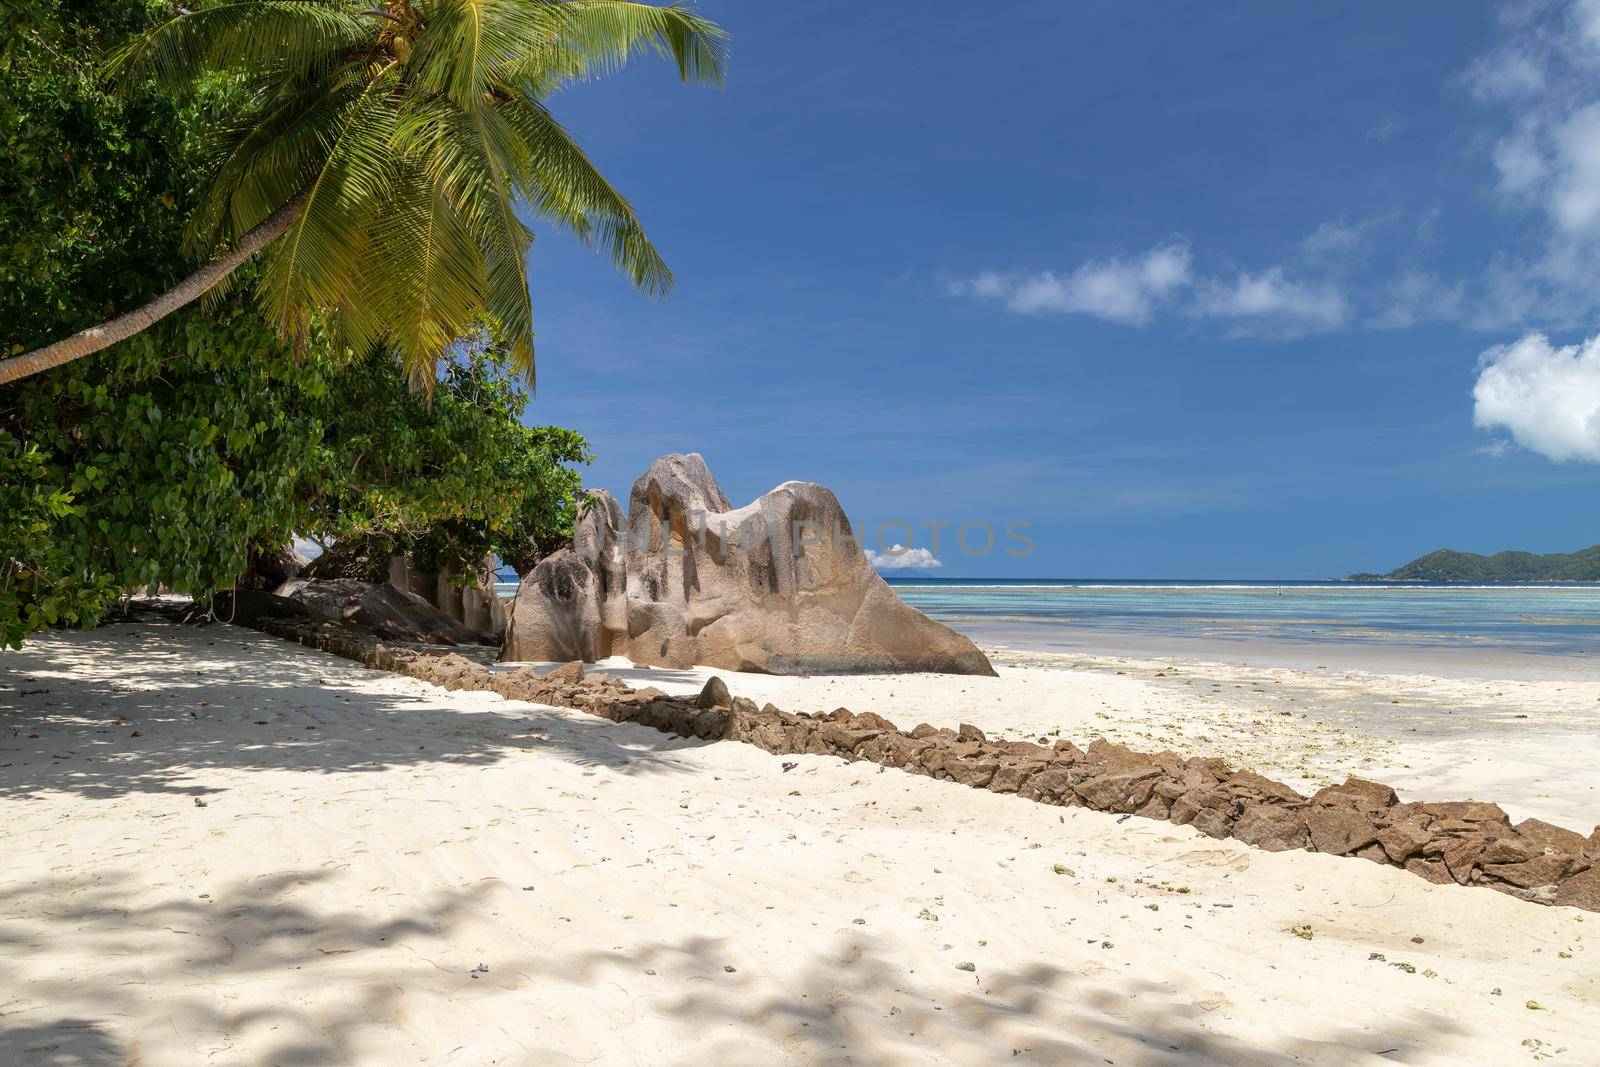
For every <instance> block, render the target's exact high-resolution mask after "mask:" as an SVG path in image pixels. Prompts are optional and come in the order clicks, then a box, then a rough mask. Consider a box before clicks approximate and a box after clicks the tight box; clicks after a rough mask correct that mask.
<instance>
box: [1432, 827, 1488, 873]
mask: <svg viewBox="0 0 1600 1067" xmlns="http://www.w3.org/2000/svg"><path fill="white" fill-rule="evenodd" d="M1487 845H1488V841H1487V840H1486V839H1485V838H1482V837H1468V838H1465V839H1462V840H1460V841H1458V842H1456V843H1455V844H1452V845H1449V846H1447V847H1446V848H1445V850H1444V852H1443V853H1442V855H1443V857H1444V865H1445V868H1446V869H1447V870H1449V872H1450V877H1452V878H1454V879H1455V880H1456V883H1457V884H1458V885H1466V884H1467V883H1468V882H1469V881H1471V880H1472V867H1473V864H1475V863H1477V862H1478V857H1479V856H1481V855H1483V850H1484V848H1485V846H1487Z"/></svg>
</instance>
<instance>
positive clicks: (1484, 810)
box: [1415, 800, 1511, 826]
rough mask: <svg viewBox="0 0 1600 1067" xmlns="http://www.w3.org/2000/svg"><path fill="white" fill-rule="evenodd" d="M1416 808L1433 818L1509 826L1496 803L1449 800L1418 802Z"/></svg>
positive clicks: (1508, 821)
mask: <svg viewBox="0 0 1600 1067" xmlns="http://www.w3.org/2000/svg"><path fill="white" fill-rule="evenodd" d="M1415 807H1416V810H1417V811H1419V812H1421V813H1422V814H1425V815H1431V816H1433V817H1434V818H1435V819H1456V820H1459V821H1461V822H1465V823H1489V824H1497V825H1501V826H1509V825H1510V824H1511V820H1510V819H1508V818H1507V817H1506V813H1505V812H1504V811H1502V810H1500V805H1498V804H1485V803H1483V802H1482V801H1477V800H1451V801H1445V802H1444V803H1434V804H1418V805H1416V806H1415Z"/></svg>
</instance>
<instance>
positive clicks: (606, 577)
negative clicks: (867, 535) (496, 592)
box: [502, 454, 994, 674]
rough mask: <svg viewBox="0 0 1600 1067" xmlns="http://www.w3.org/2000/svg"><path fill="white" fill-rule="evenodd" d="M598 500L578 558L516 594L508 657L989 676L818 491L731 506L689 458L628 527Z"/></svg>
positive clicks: (538, 573)
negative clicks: (901, 591) (876, 565)
mask: <svg viewBox="0 0 1600 1067" xmlns="http://www.w3.org/2000/svg"><path fill="white" fill-rule="evenodd" d="M590 495H591V500H590V506H589V508H588V510H587V511H586V513H585V514H584V516H583V518H582V519H581V520H580V521H579V523H578V528H577V530H576V532H575V535H574V538H573V547H572V548H571V549H569V550H563V551H561V552H556V553H553V554H552V555H551V556H550V557H549V558H547V559H545V560H544V561H543V562H541V563H540V564H539V566H538V567H537V568H535V569H534V572H533V573H532V574H531V575H529V576H528V577H527V579H526V580H524V581H523V583H522V586H521V588H520V589H519V590H518V591H517V599H516V603H515V605H514V607H513V608H512V612H511V621H510V625H509V627H508V629H507V631H506V640H505V645H504V648H503V651H502V658H503V659H507V660H560V661H566V660H572V659H584V660H593V659H598V658H602V657H605V656H611V655H625V656H627V657H628V658H629V659H632V660H633V661H634V662H635V663H643V664H651V665H656V666H667V667H688V666H691V665H693V664H696V663H699V664H706V665H709V666H713V667H723V668H726V669H730V670H740V671H764V672H768V673H772V674H804V673H825V672H844V671H854V672H863V671H939V672H945V673H950V674H993V673H994V669H993V668H992V667H991V666H990V665H989V661H988V660H987V659H985V658H984V655H983V653H981V652H979V651H978V649H977V647H976V646H975V645H973V643H972V642H971V641H969V640H967V639H966V638H965V637H962V636H961V635H960V634H957V633H956V632H955V631H953V630H951V629H949V628H948V627H946V626H943V625H941V624H939V623H936V622H934V621H933V620H932V619H929V618H928V617H927V616H925V615H923V614H922V613H921V612H919V611H917V610H915V609H914V608H911V607H908V606H907V605H906V604H905V603H904V602H902V601H901V600H900V598H899V597H897V596H895V594H894V592H893V590H891V589H890V588H889V586H888V583H886V582H885V581H884V580H883V579H882V578H881V577H879V576H878V574H877V572H876V571H874V570H873V569H872V565H871V564H869V563H868V562H867V559H866V556H865V554H864V553H863V552H862V550H861V546H860V545H859V544H857V542H856V540H855V535H854V533H853V532H852V530H851V527H850V522H849V520H848V519H847V518H846V517H845V514H844V511H843V509H842V508H840V506H839V502H838V500H836V499H835V498H834V495H833V493H831V492H829V491H828V490H827V489H825V488H823V487H822V486H820V485H815V484H813V483H810V482H785V483H784V484H783V485H780V486H778V488H776V489H774V490H772V491H771V492H770V493H767V494H766V495H765V496H763V497H761V498H760V499H759V500H757V501H755V502H754V503H752V504H748V505H746V506H745V507H742V508H734V507H733V506H732V505H731V504H730V503H729V502H728V498H727V497H726V496H724V495H723V492H722V490H721V488H720V487H718V485H717V483H716V480H715V479H713V478H712V477H711V472H710V471H708V470H707V469H706V465H705V461H704V460H702V459H701V458H700V456H698V455H694V454H690V455H687V456H681V455H671V456H663V457H662V458H660V459H658V460H656V461H655V462H654V463H652V464H651V465H650V469H649V470H648V471H646V472H645V474H644V476H643V477H641V478H640V479H639V480H638V481H636V482H635V483H634V484H633V492H632V494H631V495H630V497H629V500H628V514H627V518H626V521H624V519H623V514H622V509H621V507H619V506H618V504H617V502H616V500H614V499H613V498H612V497H611V495H610V494H609V493H606V492H604V491H602V490H591V494H590Z"/></svg>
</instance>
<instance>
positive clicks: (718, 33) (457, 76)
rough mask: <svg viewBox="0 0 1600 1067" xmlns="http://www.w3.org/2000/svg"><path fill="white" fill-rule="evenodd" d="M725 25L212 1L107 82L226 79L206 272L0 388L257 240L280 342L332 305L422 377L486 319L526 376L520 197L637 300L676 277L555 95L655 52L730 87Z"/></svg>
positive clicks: (52, 349)
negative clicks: (233, 86)
mask: <svg viewBox="0 0 1600 1067" xmlns="http://www.w3.org/2000/svg"><path fill="white" fill-rule="evenodd" d="M725 42H726V37H725V34H724V33H723V31H722V30H721V29H720V28H718V27H717V26H716V25H715V24H714V23H712V22H710V21H708V20H706V19H704V18H701V17H700V16H698V15H696V14H695V13H694V12H693V11H692V10H690V9H688V8H686V7H684V6H681V5H677V4H674V5H672V6H669V7H656V6H652V5H649V4H644V3H632V2H627V0H357V2H349V0H210V2H202V3H201V4H200V5H198V6H197V9H196V10H193V11H186V12H184V13H183V14H180V15H178V16H177V17H175V18H173V19H171V20H170V21H168V22H165V23H163V24H161V25H159V26H157V27H155V28H154V29H152V30H150V31H149V32H148V33H145V34H143V35H142V36H140V37H137V38H135V39H134V40H133V41H131V42H130V43H129V44H128V45H126V46H125V47H124V48H122V49H121V50H120V51H119V52H118V53H117V54H116V55H114V56H113V57H112V60H111V71H112V75H113V77H114V78H117V79H120V80H122V81H124V82H125V81H127V80H129V79H131V78H133V77H135V76H143V75H151V76H154V77H155V78H156V79H157V80H158V81H159V83H161V84H162V85H164V86H167V87H170V88H182V87H184V86H192V85H194V84H196V83H197V82H198V81H199V80H201V79H202V78H208V77H215V76H219V75H220V76H223V77H227V78H232V79H236V80H237V82H238V84H239V85H240V87H241V89H242V96H243V100H244V103H243V105H242V106H241V107H239V108H238V109H236V111H235V113H234V116H233V117H232V119H231V120H230V121H228V122H227V123H226V124H225V125H223V126H222V127H221V128H219V129H217V130H216V131H215V132H214V136H212V137H211V138H209V141H208V148H209V150H210V152H211V154H212V157H213V159H214V163H213V167H212V170H211V175H210V181H209V185H208V187H207V188H206V190H205V191H204V193H203V194H202V196H201V197H200V201H199V205H198V207H197V209H196V211H195V214H194V217H193V218H192V219H191V221H190V224H189V227H188V229H187V231H186V233H185V244H186V247H187V248H188V250H189V251H190V252H191V253H192V254H193V255H194V256H195V258H196V259H207V260H208V262H206V263H205V265H204V266H203V267H201V268H200V269H199V270H197V271H195V272H194V273H193V274H191V275H190V276H189V277H187V278H185V279H184V280H183V281H182V282H180V283H179V284H178V285H177V286H175V287H174V288H172V289H170V290H169V291H167V292H165V293H163V294H161V295H160V296H158V297H156V298H155V299H154V300H152V301H150V302H149V303H147V304H145V305H144V306H142V307H140V308H138V309H136V310H134V311H131V312H128V313H127V314H124V315H122V316H120V317H118V318H116V319H113V320H111V321H110V322H107V323H104V324H102V325H99V326H94V327H91V328H89V329H87V330H83V331H82V332H80V333H77V334H74V335H73V336H71V337H68V338H66V339H64V340H61V341H57V342H55V343H53V344H50V345H47V346H45V347H43V348H40V349H37V350H35V351H32V352H28V353H26V354H23V355H19V356H15V357H13V358H10V359H5V360H0V383H5V382H9V381H14V380H16V379H18V378H23V377H27V376H28V375H31V374H37V373H38V372H40V371H43V370H46V369H48V368H50V367H55V366H59V365H61V364H63V363H67V362H69V361H71V360H74V359H78V358H81V357H83V356H86V355H89V354H90V353H93V352H97V351H99V350H100V349H102V348H104V347H106V346H107V345H110V344H113V343H115V342H117V341H120V340H122V339H123V338H126V337H130V336H132V335H134V334H136V333H139V332H140V331H142V330H144V329H146V328H148V327H149V326H150V325H152V324H153V323H155V322H157V321H158V320H160V319H161V318H163V317H164V316H166V315H169V314H171V313H172V312H173V311H176V310H177V309H179V308H181V307H183V306H184V305H186V304H189V303H190V302H192V301H194V300H196V299H197V298H199V297H200V296H202V295H203V294H205V293H207V292H209V291H212V290H214V289H217V288H218V287H219V286H221V285H224V284H225V283H226V282H227V280H228V278H229V276H230V275H231V274H232V273H233V272H234V271H235V270H236V269H237V268H238V267H239V266H241V265H242V264H244V263H245V262H246V261H248V260H249V259H251V258H252V257H253V256H255V255H256V254H257V253H261V252H263V251H264V256H263V259H264V263H263V267H262V270H261V272H260V277H259V281H258V282H257V286H256V295H257V298H258V300H259V301H260V304H261V307H262V310H263V311H264V313H265V314H266V316H267V318H268V319H269V320H270V321H271V322H272V323H273V324H274V325H276V326H277V328H278V329H279V330H280V332H282V333H283V334H284V335H285V336H288V337H293V338H296V339H299V338H301V337H303V336H304V335H305V332H306V329H307V325H308V322H309V319H310V317H311V316H312V315H313V314H321V315H324V316H326V317H327V319H328V321H329V322H330V323H331V324H332V325H333V326H334V327H335V329H336V330H337V333H338V336H339V337H340V339H341V340H342V341H344V342H345V343H347V344H349V345H350V346H352V347H354V348H356V349H357V350H358V351H364V350H366V349H367V348H368V347H369V346H371V345H372V344H375V343H378V342H380V341H382V342H386V343H388V344H389V345H391V346H393V348H394V349H395V350H396V351H398V352H399V353H400V355H401V356H402V357H403V359H404V361H405V365H406V368H407V371H408V373H409V375H410V376H411V379H412V381H413V382H414V383H416V384H417V385H418V386H419V387H421V388H424V389H426V388H428V387H429V386H431V384H432V382H433V380H434V374H435V368H436V367H437V365H438V361H439V359H440V357H441V355H442V354H443V353H444V352H445V351H446V350H447V349H448V348H449V346H450V345H451V344H452V343H453V342H454V341H455V340H456V339H457V338H458V337H460V336H462V335H463V334H464V333H465V332H466V331H467V330H468V328H469V327H470V326H471V325H472V324H473V323H475V322H478V321H481V320H484V319H490V320H493V321H495V322H497V323H498V324H500V325H501V326H502V327H503V328H504V329H505V330H506V331H507V333H508V336H509V337H510V338H511V339H512V341H513V345H514V348H513V352H514V358H515V359H516V361H517V364H518V366H519V367H520V369H522V370H523V372H524V373H526V374H527V375H528V376H529V378H530V380H531V378H532V374H533V313H532V308H531V303H530V300H529V296H528V282H527V274H526V257H527V252H528V248H529V245H530V244H531V243H532V240H533V234H532V232H531V231H530V230H529V229H528V227H527V225H526V224H524V222H523V221H522V219H521V218H519V217H518V214H517V210H516V207H517V204H518V203H519V202H521V203H525V204H526V205H528V207H530V208H531V209H532V211H533V212H534V213H535V214H536V215H537V216H539V217H541V218H543V219H546V220H549V221H550V222H552V223H554V224H556V225H558V226H561V227H562V228H564V229H566V230H568V231H570V232H571V233H573V234H574V235H576V236H577V237H578V238H580V239H581V240H583V241H585V242H587V243H589V244H590V245H591V246H593V247H595V248H596V249H598V250H599V251H600V252H602V253H603V254H605V255H606V256H607V257H609V258H610V260H611V261H612V262H613V263H614V264H615V265H616V266H617V267H618V268H619V269H620V270H621V271H622V272H624V273H625V274H626V275H627V276H628V277H629V278H630V279H632V281H633V283H634V285H635V286H637V287H638V288H639V289H640V290H642V291H643V292H645V293H647V294H651V295H660V294H663V293H665V292H666V291H667V290H668V289H669V288H670V287H671V285H672V274H671V272H670V271H669V270H668V269H667V266H666V264H665V263H664V262H662V260H661V257H660V255H658V254H657V252H656V250H655V248H654V247H653V246H652V245H651V243H650V241H649V239H648V238H647V237H646V236H645V232H644V229H643V227H642V226H641V225H640V223H639V220H638V218H637V217H636V216H635V215H634V212H633V209H632V208H631V207H630V206H629V204H628V202H627V200H626V199H624V198H623V197H622V195H621V194H620V193H618V192H617V190H616V189H614V188H612V186H611V184H610V183H609V182H607V181H606V179H605V178H604V177H603V176H602V175H601V174H600V172H599V171H598V170H596V169H595V167H594V165H593V164H592V163H590V161H589V160H588V159H587V158H586V157H585V156H584V154H583V152H582V150H581V149H579V148H578V146H577V145H576V144H575V143H574V142H573V140H572V138H571V137H570V136H569V135H568V133H567V131H566V130H565V129H563V128H562V127H561V125H560V124H559V123H558V122H556V120H555V118H554V117H553V116H552V115H551V114H550V112H549V110H548V109H547V108H546V105H545V101H546V100H547V99H548V98H549V96H550V95H551V94H552V93H553V92H554V91H556V90H557V89H560V88H562V87H563V86H566V85H568V84H570V83H572V82H574V81H577V80H581V79H585V78H589V77H593V76H596V75H600V74H604V73H608V72H610V71H613V70H615V69H617V68H618V67H620V66H622V65H623V64H624V63H626V62H628V61H629V60H630V59H632V58H634V57H635V56H637V55H639V54H642V53H644V52H651V51H653V52H655V53H657V54H659V55H662V56H664V57H666V58H668V59H670V60H672V61H673V62H674V63H675V64H676V66H677V69H678V74H679V76H680V78H681V79H682V80H683V81H685V82H690V81H694V82H699V83H701V84H711V85H720V84H721V81H722V75H723V66H724V45H725Z"/></svg>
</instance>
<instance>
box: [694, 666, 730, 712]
mask: <svg viewBox="0 0 1600 1067" xmlns="http://www.w3.org/2000/svg"><path fill="white" fill-rule="evenodd" d="M695 703H696V704H698V705H699V706H700V707H702V708H731V707H733V694H732V693H730V692H728V683H727V682H724V681H723V680H722V679H721V678H719V677H717V676H716V675H714V674H713V675H712V676H711V677H710V678H707V679H706V684H705V687H704V688H703V689H701V690H700V696H699V697H698V698H696V700H695Z"/></svg>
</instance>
